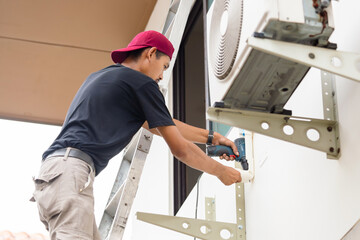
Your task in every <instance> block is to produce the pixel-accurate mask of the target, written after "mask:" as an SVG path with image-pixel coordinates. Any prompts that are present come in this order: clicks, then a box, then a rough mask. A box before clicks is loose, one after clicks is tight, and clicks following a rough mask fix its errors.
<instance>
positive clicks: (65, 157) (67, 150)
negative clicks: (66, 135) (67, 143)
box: [63, 147, 71, 161]
mask: <svg viewBox="0 0 360 240" xmlns="http://www.w3.org/2000/svg"><path fill="white" fill-rule="evenodd" d="M70 150H71V147H68V148H67V149H66V152H65V155H64V158H63V160H64V161H66V160H67V158H68V157H69V154H70Z"/></svg>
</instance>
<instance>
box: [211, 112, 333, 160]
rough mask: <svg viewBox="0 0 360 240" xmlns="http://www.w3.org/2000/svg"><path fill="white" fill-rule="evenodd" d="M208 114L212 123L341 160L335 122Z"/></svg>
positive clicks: (268, 114) (288, 117) (245, 113)
mask: <svg viewBox="0 0 360 240" xmlns="http://www.w3.org/2000/svg"><path fill="white" fill-rule="evenodd" d="M207 114H208V119H209V120H211V121H215V122H220V123H223V124H227V125H230V126H235V127H238V128H242V129H246V130H250V131H253V132H256V133H260V134H263V135H267V136H270V137H274V138H278V139H281V140H284V141H288V142H291V143H296V144H299V145H302V146H306V147H309V148H313V149H317V150H320V151H323V152H326V153H327V155H328V157H329V158H335V159H338V158H339V154H340V147H339V145H340V143H339V135H338V124H337V122H336V121H333V120H322V119H313V118H304V117H294V116H290V115H282V114H272V113H262V112H254V111H246V110H238V109H227V108H214V107H211V108H209V109H208V112H207Z"/></svg>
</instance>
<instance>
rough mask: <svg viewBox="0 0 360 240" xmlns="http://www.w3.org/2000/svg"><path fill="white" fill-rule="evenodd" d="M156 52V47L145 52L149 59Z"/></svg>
mask: <svg viewBox="0 0 360 240" xmlns="http://www.w3.org/2000/svg"><path fill="white" fill-rule="evenodd" d="M156 51H157V48H156V47H152V48H150V49H149V51H148V52H147V54H146V55H147V57H149V58H151V57H152V56H153V55H154V54H155V53H156Z"/></svg>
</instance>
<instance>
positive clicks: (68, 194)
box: [32, 156, 100, 240]
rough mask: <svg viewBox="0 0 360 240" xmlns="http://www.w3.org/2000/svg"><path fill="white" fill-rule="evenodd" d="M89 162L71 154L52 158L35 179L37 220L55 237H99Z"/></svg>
mask: <svg viewBox="0 0 360 240" xmlns="http://www.w3.org/2000/svg"><path fill="white" fill-rule="evenodd" d="M94 177H95V173H94V170H93V169H92V168H91V166H90V165H89V164H87V163H86V162H84V161H82V160H80V159H77V158H72V157H66V156H65V157H51V158H49V159H47V160H46V161H45V162H43V164H42V166H41V169H40V173H39V176H38V177H37V178H36V179H34V182H35V191H34V194H33V198H32V200H34V201H36V202H37V207H38V210H39V215H40V220H41V221H42V222H43V223H44V224H45V227H46V229H47V230H48V231H49V233H50V237H51V240H56V239H96V240H98V239H100V235H99V232H98V230H97V227H96V222H95V216H94V196H93V182H94Z"/></svg>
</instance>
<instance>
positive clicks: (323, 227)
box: [128, 0, 360, 240]
mask: <svg viewBox="0 0 360 240" xmlns="http://www.w3.org/2000/svg"><path fill="white" fill-rule="evenodd" d="M332 4H333V10H334V19H335V32H334V33H333V35H332V37H331V39H330V40H331V42H335V43H337V44H338V50H339V51H347V52H354V53H359V54H360V45H359V43H360V32H359V29H360V15H359V14H358V9H359V7H360V3H359V2H358V1H356V0H348V1H339V2H337V1H332ZM359 74H360V73H359ZM335 94H336V97H337V103H338V108H337V110H338V122H339V129H340V142H341V158H340V159H339V160H330V159H327V157H326V154H325V153H323V152H319V151H316V150H312V149H309V148H306V147H302V146H298V145H295V144H291V143H288V142H284V141H281V140H277V139H274V138H271V137H266V136H263V135H259V134H255V135H254V138H253V157H254V164H255V178H254V181H253V183H250V184H246V187H245V199H246V202H245V204H246V228H247V237H246V239H247V240H258V239H261V240H275V239H276V240H300V239H307V240H339V239H341V238H342V237H343V236H344V234H345V233H346V232H347V231H348V230H349V229H350V228H351V227H352V226H353V225H354V224H355V223H356V222H357V221H358V219H359V218H360V204H359V202H360V187H359V185H360V147H359V140H358V137H359V135H360V124H359V122H360V111H359V106H358V104H359V103H360V83H359V82H355V81H351V80H348V79H344V78H342V77H336V88H335ZM285 108H286V109H292V110H293V115H294V116H304V117H311V118H323V105H322V96H321V78H320V71H319V70H317V69H314V68H312V69H311V70H310V71H309V73H308V74H307V76H306V77H305V79H304V80H303V81H302V83H301V84H300V86H299V87H298V89H297V90H296V91H295V93H294V94H293V96H292V97H291V98H290V100H289V102H288V104H287V105H286V106H285ZM238 136H239V130H237V129H233V131H232V132H231V134H230V138H232V139H234V138H236V137H238ZM159 164H162V163H159ZM165 164H166V163H165ZM148 167H149V170H147V171H150V172H155V171H156V169H157V167H158V165H153V166H148ZM151 168H152V169H153V170H150V169H151ZM150 179H151V177H150V175H149V178H148V180H143V181H144V182H149V185H148V186H149V187H152V188H153V190H154V195H156V194H157V193H159V192H160V191H161V188H159V189H157V182H152V184H150ZM140 190H141V189H140ZM199 190H200V191H199V208H198V217H199V218H204V211H205V210H204V203H205V200H204V198H205V197H215V201H216V217H217V221H224V222H231V223H235V217H236V210H235V191H234V186H230V187H225V186H224V185H222V184H221V183H220V181H219V180H218V179H217V178H215V177H213V176H209V175H207V174H204V175H203V177H202V178H201V180H200V186H199ZM139 194H141V191H140V193H139ZM139 196H140V195H139ZM161 196H163V195H161ZM195 200H196V188H194V189H193V191H192V193H191V194H190V196H189V197H188V199H187V201H186V202H185V204H184V205H183V207H182V209H181V210H180V212H179V214H178V215H179V216H185V217H191V218H194V215H195V206H196V203H195ZM137 201H138V204H139V205H138V206H137V209H135V210H134V211H137V210H139V211H142V210H144V209H146V211H147V212H152V213H160V214H164V210H163V207H160V208H156V207H153V208H150V207H145V206H149V205H151V201H156V200H155V199H153V200H152V199H149V198H146V199H145V198H143V199H138V200H137ZM140 202H141V203H140ZM132 233H133V235H132V238H128V239H133V240H137V239H139V240H140V239H149V240H151V239H164V240H165V239H172V240H177V239H179V240H180V239H181V240H186V239H193V237H188V236H185V235H182V234H179V233H176V232H173V231H170V230H166V229H162V228H159V227H156V226H153V225H150V224H147V223H142V222H140V221H136V220H134V222H133V228H132ZM219 239H220V238H219Z"/></svg>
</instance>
